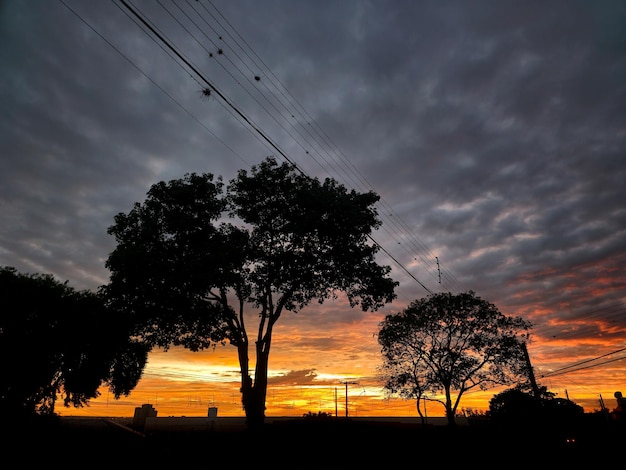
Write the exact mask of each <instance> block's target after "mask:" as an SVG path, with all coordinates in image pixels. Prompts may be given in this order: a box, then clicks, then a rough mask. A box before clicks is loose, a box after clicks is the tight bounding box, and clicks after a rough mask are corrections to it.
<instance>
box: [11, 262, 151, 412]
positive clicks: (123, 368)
mask: <svg viewBox="0 0 626 470" xmlns="http://www.w3.org/2000/svg"><path fill="white" fill-rule="evenodd" d="M0 305H2V315H1V316H0V357H2V358H3V359H2V364H3V366H2V371H1V372H0V415H2V416H3V417H20V416H26V415H37V414H38V415H54V414H55V403H56V401H57V397H58V396H59V395H60V396H61V397H62V400H63V404H64V405H65V406H67V407H69V406H74V407H82V406H84V405H85V404H87V403H88V402H89V400H90V399H92V398H96V397H97V396H99V394H100V392H99V390H98V389H99V387H100V386H101V385H103V384H108V385H109V388H110V389H111V390H112V391H113V393H114V395H115V397H116V398H119V397H120V396H121V395H127V394H128V393H130V390H132V389H133V388H134V387H135V386H136V385H137V382H138V381H139V378H140V376H141V371H142V370H143V367H144V366H145V362H146V360H147V352H148V350H147V348H146V347H145V346H143V345H141V344H139V343H136V342H134V341H132V340H131V339H130V337H129V330H127V329H125V328H124V322H123V321H122V320H123V319H119V318H116V317H115V315H114V314H113V313H111V312H109V311H107V310H106V308H105V304H104V301H103V298H102V297H101V296H100V295H99V294H98V293H94V292H90V291H87V290H85V291H77V290H75V289H74V288H72V287H71V286H69V285H68V283H67V282H65V283H61V282H59V281H57V280H56V279H55V278H54V277H53V276H52V275H49V274H23V273H19V272H18V271H17V270H16V269H15V268H13V267H2V268H0Z"/></svg>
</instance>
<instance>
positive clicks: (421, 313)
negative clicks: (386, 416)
mask: <svg viewBox="0 0 626 470" xmlns="http://www.w3.org/2000/svg"><path fill="white" fill-rule="evenodd" d="M379 326H380V330H379V333H378V342H379V344H380V346H381V352H382V356H383V363H382V366H381V369H382V373H383V376H384V378H385V385H384V387H385V388H386V389H387V390H389V391H390V392H392V393H399V394H400V395H401V396H403V397H405V398H415V399H417V400H419V399H420V398H422V397H424V396H425V395H426V394H430V397H429V399H431V400H434V401H438V402H440V403H441V404H442V405H443V406H444V409H445V413H446V417H447V419H448V424H449V425H450V426H454V425H455V415H456V410H457V408H458V406H459V403H460V401H461V397H462V396H463V394H464V393H465V392H467V391H468V390H471V389H474V388H477V387H479V388H480V389H482V390H485V389H486V388H487V387H490V386H494V385H508V384H510V383H511V382H512V381H514V380H516V379H517V378H520V377H522V378H524V379H525V378H526V377H525V374H526V370H527V369H526V363H525V360H524V355H523V352H522V348H521V344H522V342H523V341H524V340H525V339H526V338H527V337H528V329H529V328H530V326H531V324H530V323H529V322H526V321H524V320H523V319H522V318H520V317H511V316H505V315H503V314H502V313H500V312H499V311H498V309H497V308H496V307H495V305H493V304H491V303H489V302H487V301H485V300H482V299H481V298H480V297H477V296H476V295H475V294H474V293H473V292H472V291H469V292H467V293H461V294H457V295H453V294H451V293H439V294H432V295H430V296H429V297H427V298H423V299H420V300H415V301H413V302H412V303H411V304H410V305H409V306H408V307H407V308H406V309H405V310H403V311H401V312H399V313H396V314H392V315H387V316H386V317H385V319H384V320H383V321H382V322H381V323H380V325H379ZM441 393H442V394H443V396H444V398H443V399H439V398H437V396H438V395H439V394H441ZM454 393H456V398H455V397H454V396H453V394H454ZM418 410H419V408H418Z"/></svg>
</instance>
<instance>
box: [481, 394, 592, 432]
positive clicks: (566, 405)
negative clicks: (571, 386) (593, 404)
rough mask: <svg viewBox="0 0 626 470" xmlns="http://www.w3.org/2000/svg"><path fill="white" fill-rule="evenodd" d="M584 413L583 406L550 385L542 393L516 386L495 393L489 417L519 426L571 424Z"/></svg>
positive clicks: (490, 403) (490, 405)
mask: <svg viewBox="0 0 626 470" xmlns="http://www.w3.org/2000/svg"><path fill="white" fill-rule="evenodd" d="M583 413H584V409H583V407H582V406H580V405H577V404H576V403H574V402H573V401H571V400H569V399H565V398H557V397H556V396H555V394H554V393H552V392H549V391H548V390H547V389H546V387H541V388H540V396H539V397H536V396H534V395H533V394H531V393H529V392H527V391H525V390H524V386H516V387H514V388H510V389H508V390H505V391H503V392H500V393H498V394H496V395H494V396H493V397H492V398H491V400H489V417H490V419H491V420H492V421H493V422H494V423H497V424H507V425H514V426H519V425H520V424H522V423H529V422H532V423H535V424H539V423H546V424H547V423H561V424H563V423H569V422H571V421H573V420H575V419H576V418H579V417H580V416H582V415H583Z"/></svg>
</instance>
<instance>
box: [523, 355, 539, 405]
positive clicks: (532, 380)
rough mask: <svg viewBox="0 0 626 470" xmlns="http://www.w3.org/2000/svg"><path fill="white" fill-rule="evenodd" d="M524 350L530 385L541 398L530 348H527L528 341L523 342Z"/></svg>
mask: <svg viewBox="0 0 626 470" xmlns="http://www.w3.org/2000/svg"><path fill="white" fill-rule="evenodd" d="M522 352H523V353H524V360H525V361H526V370H527V372H528V380H530V386H531V387H532V389H533V393H534V394H535V398H537V399H539V398H541V397H540V396H539V387H538V386H537V382H536V381H535V373H534V372H533V366H532V365H531V364H530V356H529V355H528V349H526V343H522Z"/></svg>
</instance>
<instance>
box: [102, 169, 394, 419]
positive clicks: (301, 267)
mask: <svg viewBox="0 0 626 470" xmlns="http://www.w3.org/2000/svg"><path fill="white" fill-rule="evenodd" d="M378 199H379V197H378V195H376V194H375V193H373V192H366V193H358V192H356V191H354V190H348V189H346V188H345V187H344V186H342V185H340V184H338V183H337V182H336V181H334V180H333V179H330V178H327V179H325V180H324V181H323V182H322V181H320V180H318V179H316V178H311V177H308V176H307V175H304V174H302V173H301V172H300V171H299V170H298V168H297V167H296V166H295V165H293V164H290V163H282V164H279V163H277V161H276V160H275V159H274V158H273V157H268V158H266V159H265V160H264V161H263V162H262V163H260V164H259V165H257V166H253V167H252V169H251V171H250V172H248V171H246V170H240V171H239V172H238V174H237V177H236V178H234V179H233V180H231V181H230V182H229V184H228V185H227V186H226V187H225V185H224V183H223V180H222V178H221V177H215V176H214V175H212V174H210V173H205V174H201V175H200V174H196V173H191V174H186V175H185V176H184V177H183V178H182V179H178V180H172V181H170V182H167V183H166V182H160V183H157V184H155V185H153V186H152V187H151V188H150V190H149V192H148V195H147V198H146V200H145V202H144V203H143V204H140V203H136V204H135V205H134V207H133V209H132V210H131V211H130V212H129V213H128V214H124V213H120V214H118V215H117V216H116V217H115V223H114V225H112V226H111V227H110V228H109V233H110V234H111V235H113V236H115V239H116V242H117V247H116V248H115V250H114V251H113V252H112V253H111V254H110V256H109V257H108V259H107V262H106V266H107V268H108V269H109V270H110V272H111V278H110V282H109V284H108V285H107V286H105V292H106V295H107V298H108V299H109V302H110V305H111V306H112V307H113V308H115V309H117V310H120V311H124V312H126V313H127V314H128V315H129V316H130V317H131V318H132V321H133V324H134V325H136V329H135V333H136V334H137V335H139V336H140V337H141V338H142V339H143V340H144V341H147V342H148V343H149V344H151V345H153V346H159V347H163V348H165V349H167V348H169V347H170V346H171V345H181V346H184V347H186V348H189V349H190V350H194V351H196V350H200V349H204V348H207V347H211V346H215V345H216V344H225V343H230V344H231V345H233V346H235V347H236V348H237V353H238V358H239V364H240V372H241V385H242V386H241V393H242V404H243V408H244V410H245V413H246V417H247V420H248V423H249V424H250V425H255V424H262V423H263V420H264V416H265V414H264V413H265V399H266V392H267V373H268V363H269V352H270V345H271V341H272V334H273V331H274V330H273V329H274V325H275V323H276V322H277V321H278V319H279V318H280V316H281V315H282V313H283V312H285V311H290V312H294V313H295V312H299V311H300V310H302V309H303V308H304V307H306V306H307V305H309V304H310V303H311V301H313V300H317V302H319V303H323V302H324V301H325V300H327V299H334V298H337V296H338V294H339V293H340V292H343V293H345V295H346V297H347V299H348V300H349V303H350V305H351V306H352V307H356V306H360V308H361V309H363V310H364V311H368V310H370V311H371V310H376V309H378V308H380V307H382V306H383V305H385V304H386V303H387V302H390V301H391V300H393V299H394V298H395V293H394V289H395V286H396V285H397V283H396V282H394V281H393V280H392V279H391V278H390V277H389V272H390V270H391V268H390V267H389V266H383V265H379V264H378V263H377V262H376V261H375V255H376V253H377V251H378V248H379V247H378V245H377V244H375V243H372V241H371V238H370V237H369V236H370V234H371V232H372V231H373V230H374V229H376V228H378V227H379V226H380V224H381V222H380V220H379V218H378V215H377V213H376V210H375V208H374V207H373V206H374V204H375V203H376V202H377V201H378ZM250 325H252V326H250ZM255 330H256V331H255ZM250 341H252V343H250ZM250 344H252V345H253V347H254V352H255V354H256V362H255V371H254V380H253V379H252V376H251V371H250V365H249V346H250Z"/></svg>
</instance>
